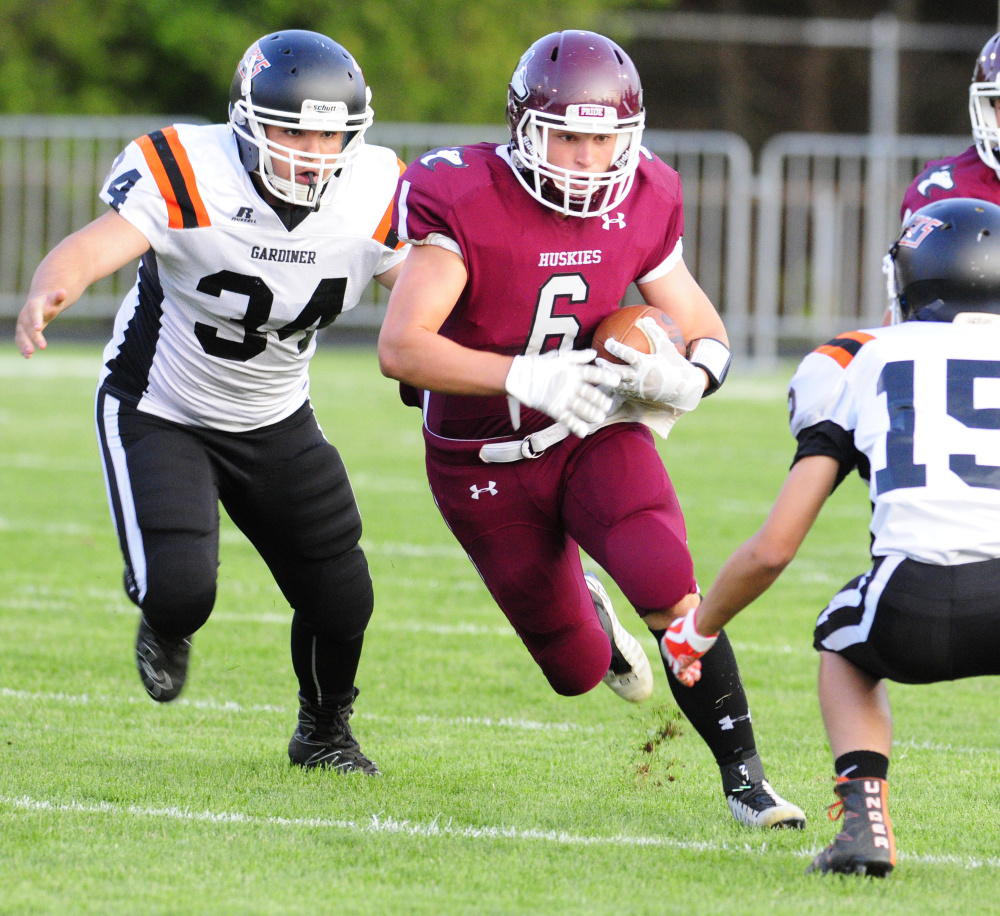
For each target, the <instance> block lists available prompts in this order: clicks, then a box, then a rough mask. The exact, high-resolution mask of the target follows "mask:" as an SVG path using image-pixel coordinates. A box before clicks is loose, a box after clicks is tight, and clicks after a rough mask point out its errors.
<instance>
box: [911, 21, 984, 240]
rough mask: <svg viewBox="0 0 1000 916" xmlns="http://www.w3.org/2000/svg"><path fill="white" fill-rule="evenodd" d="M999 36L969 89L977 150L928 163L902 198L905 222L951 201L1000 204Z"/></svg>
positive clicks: (980, 62) (974, 73)
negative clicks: (966, 199) (929, 206)
mask: <svg viewBox="0 0 1000 916" xmlns="http://www.w3.org/2000/svg"><path fill="white" fill-rule="evenodd" d="M998 80H1000V32H998V33H997V34H996V35H994V36H993V37H992V38H990V40H989V41H987V42H986V44H985V45H984V46H983V50H982V51H980V52H979V57H977V58H976V65H975V67H974V68H973V71H972V82H971V83H970V84H969V118H970V120H971V121H972V139H973V141H974V142H973V144H972V146H970V147H969V148H968V149H967V150H966V151H965V152H963V153H959V155H957V156H949V157H947V158H946V159H937V160H935V161H932V162H928V163H927V165H925V166H924V169H923V171H922V172H921V173H920V174H919V175H917V177H916V178H914V179H913V182H912V183H911V184H910V186H909V187H908V188H907V189H906V193H905V194H904V195H903V204H902V207H901V208H900V217H901V218H902V220H903V222H905V221H906V220H907V219H908V218H909V216H910V214H911V213H915V212H916V211H917V210H919V209H920V208H921V207H924V206H926V205H927V204H929V203H931V202H932V201H935V200H943V199H944V198H946V197H975V198H978V199H979V200H988V201H990V202H991V203H994V204H1000V158H998V157H1000V150H998V148H1000V126H998V121H997V102H998V100H1000V81H998Z"/></svg>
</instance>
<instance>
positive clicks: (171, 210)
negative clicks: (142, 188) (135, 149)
mask: <svg viewBox="0 0 1000 916" xmlns="http://www.w3.org/2000/svg"><path fill="white" fill-rule="evenodd" d="M135 142H136V143H137V144H138V146H139V149H141V150H142V155H143V156H145V157H146V165H148V166H149V170H150V171H151V172H152V173H153V178H154V179H155V181H156V187H157V188H159V189H160V196H161V197H162V198H163V199H164V200H165V201H166V203H167V216H168V218H169V223H168V225H169V226H170V228H171V229H180V228H181V227H182V226H183V225H184V220H183V219H182V218H181V208H180V207H179V206H177V198H176V197H175V196H174V189H173V188H172V187H171V186H170V179H169V178H167V173H166V170H165V169H164V168H163V163H162V162H160V155H159V153H157V152H156V147H154V146H153V140H152V138H151V137H150V135H149V134H146V136H145V137H139V139H138V140H136V141H135Z"/></svg>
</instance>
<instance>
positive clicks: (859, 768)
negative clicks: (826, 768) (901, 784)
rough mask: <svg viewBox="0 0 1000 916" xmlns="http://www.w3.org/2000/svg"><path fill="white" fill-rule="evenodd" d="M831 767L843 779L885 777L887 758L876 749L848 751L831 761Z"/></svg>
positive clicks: (887, 769) (886, 773)
mask: <svg viewBox="0 0 1000 916" xmlns="http://www.w3.org/2000/svg"><path fill="white" fill-rule="evenodd" d="M833 768H834V770H836V771H837V776H838V777H841V778H844V779H885V778H887V777H888V775H889V758H888V757H886V756H885V755H884V754H880V753H879V752H878V751H848V752H847V753H846V754H841V755H840V756H839V757H838V758H837V759H836V760H835V761H834V762H833Z"/></svg>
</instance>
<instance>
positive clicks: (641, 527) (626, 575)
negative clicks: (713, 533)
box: [605, 512, 698, 617]
mask: <svg viewBox="0 0 1000 916" xmlns="http://www.w3.org/2000/svg"><path fill="white" fill-rule="evenodd" d="M636 544H642V545H644V547H643V549H642V550H636V546H635V545H636ZM606 550H607V566H606V567H605V568H606V569H607V570H608V572H610V573H611V575H612V577H613V578H614V580H615V582H616V583H617V584H618V587H619V588H620V589H621V590H622V592H623V593H624V595H625V597H626V598H627V599H628V601H629V603H630V604H631V605H632V607H634V608H635V609H636V613H638V614H639V616H640V617H642V616H645V615H646V614H648V613H650V612H652V611H659V610H665V609H667V608H672V607H673V606H674V605H676V604H677V603H678V602H679V601H680V600H681V599H682V598H684V596H685V595H690V594H692V593H693V592H696V591H697V590H698V586H697V583H696V581H695V578H694V561H693V560H692V558H691V552H690V550H688V546H687V542H686V541H685V540H683V539H682V537H681V536H680V534H679V532H678V531H676V530H675V529H674V528H672V527H671V525H670V524H669V519H665V518H664V517H663V515H662V514H661V513H657V512H639V513H636V514H635V515H633V516H630V517H629V518H627V519H625V520H623V521H622V522H621V523H620V524H619V525H617V526H616V527H615V529H614V531H613V532H612V533H611V535H610V536H609V538H608V541H607V545H606Z"/></svg>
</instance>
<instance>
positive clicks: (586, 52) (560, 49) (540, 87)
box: [507, 31, 646, 216]
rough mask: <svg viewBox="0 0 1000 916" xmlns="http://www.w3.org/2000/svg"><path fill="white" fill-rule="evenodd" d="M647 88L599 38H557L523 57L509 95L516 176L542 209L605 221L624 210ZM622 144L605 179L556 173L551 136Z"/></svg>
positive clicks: (581, 34)
mask: <svg viewBox="0 0 1000 916" xmlns="http://www.w3.org/2000/svg"><path fill="white" fill-rule="evenodd" d="M645 121H646V112H645V109H644V108H643V107H642V84H641V83H640V82H639V74H638V72H637V71H636V69H635V65H634V64H633V63H632V61H631V60H630V59H629V56H628V55H627V54H626V53H625V52H624V51H623V50H622V49H621V48H620V47H618V45H617V44H615V43H614V42H613V41H611V39H609V38H605V37H604V36H603V35H598V34H597V33H596V32H577V31H572V32H569V31H567V32H553V33H552V34H551V35H546V36H545V37H544V38H540V39H539V40H538V41H536V42H535V43H534V44H533V45H532V46H531V47H530V48H528V50H527V51H525V52H524V55H523V56H522V57H521V60H520V62H519V63H518V65H517V69H515V70H514V75H513V76H512V77H511V80H510V84H509V85H508V87H507V126H508V127H509V128H510V137H511V139H510V158H511V165H512V166H513V168H514V174H515V175H516V176H517V178H518V180H519V181H520V182H521V184H522V185H523V186H524V188H525V190H526V191H527V192H528V193H529V194H530V195H531V196H532V197H534V198H535V200H537V201H538V202H539V203H542V204H544V205H545V206H546V207H551V208H552V209H554V210H558V211H559V212H560V213H563V214H565V215H570V216H600V215H601V214H602V213H607V212H608V211H610V210H612V209H613V208H615V207H617V206H619V205H620V204H621V202H622V201H623V200H624V199H625V197H626V195H627V194H628V192H629V191H630V190H631V188H632V182H633V180H634V179H635V171H636V169H637V168H638V167H639V155H640V143H641V142H642V129H643V126H644V125H645ZM560 130H562V131H572V132H573V133H585V134H611V135H614V136H615V137H616V144H615V150H614V154H613V156H612V161H611V167H610V169H609V170H608V171H606V172H578V171H574V170H572V169H565V168H559V167H557V166H553V165H550V164H549V162H548V161H547V160H546V155H545V153H546V148H547V145H548V138H549V132H550V131H560Z"/></svg>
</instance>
